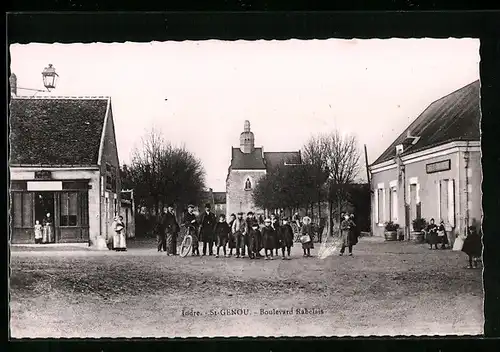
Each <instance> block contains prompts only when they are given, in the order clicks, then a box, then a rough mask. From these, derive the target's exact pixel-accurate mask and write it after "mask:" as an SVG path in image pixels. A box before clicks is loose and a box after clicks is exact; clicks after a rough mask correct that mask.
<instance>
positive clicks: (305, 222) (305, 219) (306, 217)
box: [302, 216, 311, 224]
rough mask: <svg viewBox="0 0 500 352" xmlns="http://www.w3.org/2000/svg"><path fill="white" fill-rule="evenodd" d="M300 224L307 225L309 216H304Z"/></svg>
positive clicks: (309, 219)
mask: <svg viewBox="0 0 500 352" xmlns="http://www.w3.org/2000/svg"><path fill="white" fill-rule="evenodd" d="M302 222H303V223H304V224H309V223H310V222H311V218H310V217H309V216H304V217H303V218H302Z"/></svg>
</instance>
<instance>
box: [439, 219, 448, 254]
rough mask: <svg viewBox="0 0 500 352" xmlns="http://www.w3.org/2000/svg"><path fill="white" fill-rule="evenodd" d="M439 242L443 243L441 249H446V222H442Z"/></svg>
mask: <svg viewBox="0 0 500 352" xmlns="http://www.w3.org/2000/svg"><path fill="white" fill-rule="evenodd" d="M438 237H439V242H441V249H446V246H447V245H448V236H447V235H446V228H445V226H444V221H443V220H441V222H440V224H439V229H438Z"/></svg>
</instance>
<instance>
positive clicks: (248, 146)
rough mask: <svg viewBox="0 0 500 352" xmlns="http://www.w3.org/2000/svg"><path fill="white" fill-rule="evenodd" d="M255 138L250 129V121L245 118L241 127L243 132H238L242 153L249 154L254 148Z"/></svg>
mask: <svg viewBox="0 0 500 352" xmlns="http://www.w3.org/2000/svg"><path fill="white" fill-rule="evenodd" d="M254 144H255V138H254V135H253V132H252V131H250V121H248V120H246V121H245V125H244V127H243V132H242V133H241V134H240V150H241V152H242V153H245V154H250V153H252V152H253V151H254V148H255V145H254Z"/></svg>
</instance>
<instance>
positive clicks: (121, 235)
mask: <svg viewBox="0 0 500 352" xmlns="http://www.w3.org/2000/svg"><path fill="white" fill-rule="evenodd" d="M113 229H114V231H115V233H114V236H113V249H114V250H115V251H117V252H123V251H126V250H127V244H126V240H125V224H124V223H123V217H122V216H117V217H115V221H114V223H113Z"/></svg>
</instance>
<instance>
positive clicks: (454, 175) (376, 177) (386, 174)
mask: <svg viewBox="0 0 500 352" xmlns="http://www.w3.org/2000/svg"><path fill="white" fill-rule="evenodd" d="M446 159H450V160H451V169H450V170H448V171H442V172H436V173H431V174H427V172H426V164H429V163H433V162H438V161H443V160H446ZM460 169H461V164H460V157H459V153H458V152H454V153H452V154H447V155H443V156H439V157H432V158H428V159H426V160H422V161H417V162H411V161H407V162H406V163H405V180H406V184H405V186H406V195H407V198H406V200H407V203H408V202H409V201H410V200H409V199H410V197H409V188H410V181H411V180H410V179H415V178H416V180H417V182H418V186H417V194H418V196H417V197H418V198H420V204H421V217H423V218H425V219H426V220H427V221H429V220H430V219H431V218H434V219H435V220H436V222H439V219H438V216H439V210H438V209H439V197H438V194H439V188H438V185H439V181H440V180H443V179H454V182H455V202H454V203H455V225H456V226H455V227H456V228H455V230H456V231H461V230H462V227H461V226H462V225H461V221H460V219H463V217H464V213H463V207H462V206H461V199H460V195H461V194H463V192H461V191H460V190H461V188H460V186H461V185H462V184H461V180H460V178H459V176H460V175H459V170H460ZM395 180H396V181H397V180H398V172H397V168H393V169H390V170H385V171H381V172H377V173H373V174H372V190H373V191H374V192H376V189H377V187H378V184H380V183H383V184H384V192H387V193H386V196H385V207H386V216H385V218H384V222H385V221H388V220H389V219H388V216H389V211H388V209H389V193H388V189H389V183H390V182H391V181H395ZM375 198H376V197H375V194H372V204H373V205H374V202H375ZM372 208H373V210H372V226H373V227H372V228H373V233H374V235H376V236H383V234H384V226H383V224H375V221H374V219H375V212H376V206H375V205H374V206H373V207H372ZM404 214H405V206H404V194H403V185H402V184H401V183H398V221H397V223H398V224H399V225H400V226H401V227H404V223H405V221H404ZM412 220H413V219H412V218H410V219H409V224H410V230H411V229H412V228H411V221H412Z"/></svg>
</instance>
